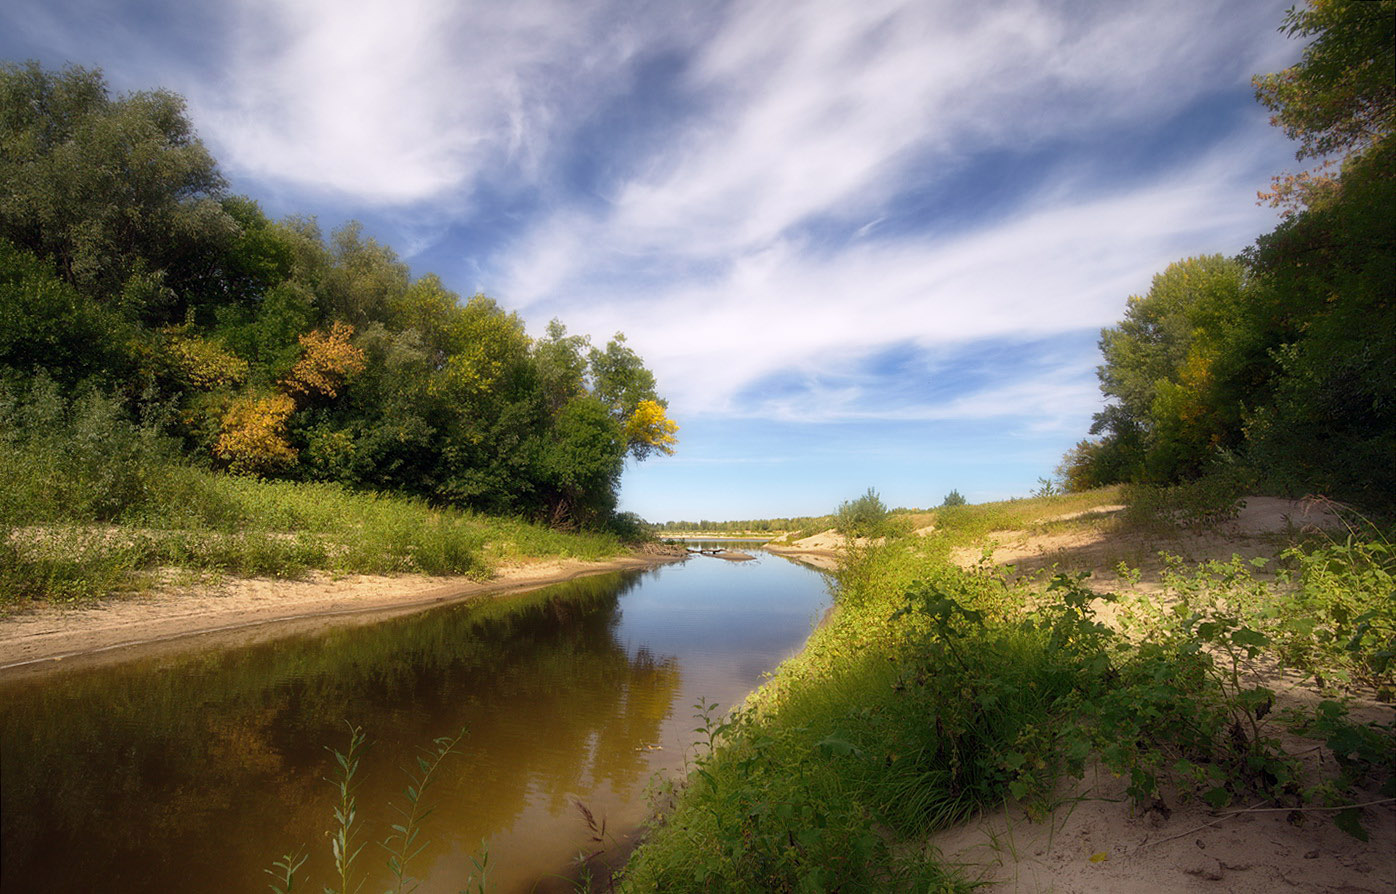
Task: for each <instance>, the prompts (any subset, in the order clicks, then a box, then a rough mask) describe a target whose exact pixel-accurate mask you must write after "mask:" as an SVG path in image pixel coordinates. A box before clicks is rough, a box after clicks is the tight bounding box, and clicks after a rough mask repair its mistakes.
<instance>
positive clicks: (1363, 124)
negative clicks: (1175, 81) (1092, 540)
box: [1059, 0, 1396, 508]
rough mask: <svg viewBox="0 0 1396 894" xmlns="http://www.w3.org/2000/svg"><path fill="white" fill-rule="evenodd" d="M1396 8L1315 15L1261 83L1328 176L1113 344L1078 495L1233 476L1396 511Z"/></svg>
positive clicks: (1131, 322)
mask: <svg viewBox="0 0 1396 894" xmlns="http://www.w3.org/2000/svg"><path fill="white" fill-rule="evenodd" d="M1394 22H1396V3H1393V2H1391V0H1381V2H1351V0H1332V2H1311V3H1310V4H1309V6H1308V7H1307V8H1296V9H1293V10H1291V11H1290V12H1289V13H1288V14H1287V16H1286V20H1285V30H1286V31H1287V32H1288V33H1290V34H1291V35H1295V36H1302V37H1310V38H1312V42H1311V43H1310V44H1309V45H1308V47H1307V48H1306V49H1305V51H1304V54H1303V57H1302V60H1301V61H1300V62H1299V63H1298V64H1297V65H1295V66H1293V67H1292V68H1289V69H1286V70H1285V71H1282V72H1279V73H1277V74H1271V75H1264V76H1260V77H1257V78H1256V79H1255V85H1256V96H1257V98H1258V99H1259V100H1260V101H1261V102H1262V103H1263V104H1264V105H1265V106H1267V107H1268V108H1269V109H1270V110H1271V111H1272V112H1274V116H1273V118H1272V119H1271V120H1272V122H1273V123H1274V124H1276V125H1278V126H1279V127H1282V128H1283V129H1284V130H1285V132H1286V133H1287V134H1288V135H1289V136H1291V137H1292V138H1294V139H1297V140H1298V141H1299V145H1300V148H1299V152H1298V157H1299V158H1300V159H1301V160H1303V159H1312V160H1315V161H1317V162H1318V163H1319V164H1318V166H1317V167H1316V168H1315V169H1312V170H1309V171H1307V172H1304V173H1300V174H1291V175H1285V176H1282V177H1278V178H1276V181H1275V184H1274V189H1273V191H1272V192H1270V193H1268V194H1264V195H1262V198H1268V199H1269V200H1270V201H1271V202H1272V203H1273V204H1275V205H1276V206H1277V207H1280V208H1282V209H1283V212H1284V218H1283V220H1282V222H1281V223H1280V224H1279V226H1277V227H1276V228H1275V229H1274V230H1273V231H1272V232H1270V233H1267V234H1265V235H1263V236H1261V237H1260V238H1258V239H1257V240H1256V242H1255V244H1254V245H1252V246H1251V247H1250V248H1248V249H1246V250H1245V251H1244V252H1242V254H1241V255H1240V256H1239V257H1237V258H1224V257H1222V256H1220V255H1212V256H1208V257H1197V258H1189V259H1187V260H1183V261H1179V262H1178V263H1176V264H1172V265H1170V266H1169V267H1168V269H1167V270H1165V271H1164V272H1163V273H1161V274H1159V275H1158V276H1156V277H1155V278H1154V281H1153V286H1152V288H1151V289H1150V290H1149V293H1148V294H1147V295H1144V296H1142V297H1140V296H1133V297H1131V298H1130V299H1129V304H1128V307H1127V308H1126V310H1125V316H1124V319H1123V320H1122V321H1121V322H1120V323H1119V324H1117V325H1116V326H1113V327H1111V328H1108V329H1106V330H1104V331H1103V333H1102V336H1101V342H1100V347H1101V351H1102V353H1103V354H1104V365H1102V366H1101V367H1100V370H1099V374H1100V383H1101V390H1102V392H1104V394H1105V396H1106V397H1107V398H1108V399H1109V404H1108V405H1107V406H1106V408H1105V409H1104V410H1103V411H1102V412H1100V413H1098V414H1096V417H1095V420H1094V423H1093V425H1092V426H1091V435H1092V436H1093V437H1092V438H1090V439H1087V440H1084V441H1081V442H1080V443H1079V444H1077V445H1076V447H1075V448H1073V449H1072V450H1071V451H1070V452H1069V453H1068V454H1067V456H1066V457H1065V459H1064V461H1063V464H1062V466H1061V468H1060V469H1059V472H1060V474H1061V475H1062V477H1063V480H1064V483H1065V484H1066V486H1067V487H1068V488H1071V489H1078V490H1079V489H1085V488H1090V487H1096V486H1100V485H1104V484H1111V483H1114V482H1120V481H1126V482H1136V483H1143V484H1155V485H1168V484H1173V483H1177V482H1182V481H1188V480H1195V479H1198V478H1202V477H1206V476H1210V475H1214V474H1218V473H1223V474H1225V475H1226V476H1228V477H1231V478H1242V479H1250V484H1251V485H1254V484H1256V483H1258V484H1260V485H1261V486H1263V487H1268V488H1270V489H1274V490H1277V491H1281V492H1289V493H1293V494H1296V495H1297V494H1302V493H1306V492H1318V493H1323V494H1327V495H1329V496H1333V497H1338V498H1342V499H1348V500H1352V501H1355V502H1357V503H1359V504H1363V505H1366V506H1370V507H1386V508H1389V507H1391V506H1392V505H1393V504H1394V503H1396V310H1393V298H1394V297H1396V240H1393V236H1396V212H1393V209H1396V144H1393V140H1392V137H1391V135H1392V130H1393V124H1396V86H1393V85H1396V61H1393V60H1394V58H1396V51H1393V46H1394V45H1396V33H1393V32H1396V27H1393V23H1394Z"/></svg>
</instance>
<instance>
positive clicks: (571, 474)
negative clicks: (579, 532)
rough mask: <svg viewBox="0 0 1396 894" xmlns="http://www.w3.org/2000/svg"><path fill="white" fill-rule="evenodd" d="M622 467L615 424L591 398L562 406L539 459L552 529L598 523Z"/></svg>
mask: <svg viewBox="0 0 1396 894" xmlns="http://www.w3.org/2000/svg"><path fill="white" fill-rule="evenodd" d="M624 465H625V443H624V440H623V438H622V436H621V431H620V426H619V425H617V424H616V421H615V420H614V419H613V418H612V417H611V414H610V413H608V412H607V410H606V408H605V407H604V406H603V405H602V404H601V402H600V401H599V400H597V399H596V398H594V397H581V398H578V399H576V400H574V401H572V402H571V403H569V404H567V406H565V407H563V409H562V411H561V412H560V413H559V414H558V416H557V418H556V420H555V421H554V423H553V428H552V432H551V434H550V436H549V438H548V444H547V448H546V451H545V453H544V456H543V461H542V469H543V473H544V476H545V487H546V494H547V496H546V499H547V510H548V519H549V521H550V522H552V523H553V524H555V525H566V524H571V523H581V524H592V525H595V524H599V523H601V522H604V521H605V520H607V519H608V518H609V517H610V515H611V513H613V512H614V511H615V508H616V489H617V487H618V486H619V484H620V474H621V470H622V469H623V468H624Z"/></svg>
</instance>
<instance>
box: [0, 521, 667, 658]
mask: <svg viewBox="0 0 1396 894" xmlns="http://www.w3.org/2000/svg"><path fill="white" fill-rule="evenodd" d="M686 557H687V556H686V554H684V553H682V552H677V551H673V550H668V549H665V548H664V547H652V548H647V549H645V550H643V551H637V552H635V553H632V554H629V555H625V556H620V557H617V558H614V559H608V560H604V561H600V562H589V561H583V560H581V559H548V560H540V561H531V562H520V563H515V564H512V565H505V566H502V567H500V568H499V569H498V570H497V572H496V574H495V576H494V578H493V579H491V580H487V581H476V580H471V579H469V578H465V577H430V576H426V575H392V576H374V575H360V574H354V575H338V576H332V575H328V574H323V573H319V574H313V575H311V576H309V577H307V578H306V579H304V580H280V579H268V578H229V579H224V580H221V581H218V582H215V583H208V582H203V583H196V584H193V585H185V586H170V587H166V588H163V589H160V590H157V591H155V592H152V593H149V594H146V595H142V596H136V597H127V598H114V599H108V600H103V601H102V602H99V603H96V604H94V605H90V606H82V607H56V606H51V605H45V606H37V607H35V608H33V609H30V610H28V611H23V612H18V613H15V614H12V615H9V616H7V617H4V618H0V676H5V677H10V676H14V675H17V674H34V673H44V672H47V671H51V670H54V669H57V668H68V667H73V666H75V665H90V664H102V663H114V662H120V661H126V660H131V659H133V658H138V657H146V656H149V655H152V654H159V653H169V652H177V651H182V650H187V649H196V648H197V649H207V648H218V647H230V646H237V645H244V644H248V643H253V642H262V641H266V640H271V639H279V638H281V637H285V636H292V635H299V634H306V633H315V632H317V631H320V630H325V629H328V628H330V627H334V626H342V625H359V624H371V623H374V622H376V621H379V620H382V619H383V618H384V617H391V616H394V615H402V614H408V613H411V612H416V611H421V610H423V609H426V608H430V607H432V606H436V605H443V604H446V603H450V602H459V601H462V600H466V599H474V598H478V597H481V596H486V595H500V594H504V593H517V592H521V591H524V590H532V589H537V588H538V587H544V586H547V585H549V584H555V583H562V582H565V581H569V580H573V579H575V578H578V577H583V576H586V575H591V574H601V573H605V572H609V571H620V570H625V569H632V568H648V567H652V566H655V565H662V564H666V563H669V562H678V561H683V560H684V559H685V558H686Z"/></svg>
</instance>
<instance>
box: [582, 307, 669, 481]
mask: <svg viewBox="0 0 1396 894" xmlns="http://www.w3.org/2000/svg"><path fill="white" fill-rule="evenodd" d="M587 359H588V363H589V365H590V367H591V379H592V394H593V395H594V396H595V397H596V398H597V399H598V400H600V401H601V403H602V404H603V405H605V407H606V408H607V410H608V411H609V412H610V414H611V418H613V419H615V420H616V422H617V423H618V424H620V425H621V426H622V430H623V431H624V432H625V434H626V450H627V451H629V453H630V455H631V456H633V457H634V458H635V459H637V460H643V459H645V458H646V457H648V456H651V455H652V454H655V453H666V454H668V453H673V452H674V451H673V445H674V444H675V443H677V438H675V437H674V433H675V432H676V431H677V430H678V426H677V425H675V424H674V423H673V422H672V421H671V420H669V418H668V417H667V416H666V415H665V414H664V412H663V411H664V410H667V409H668V407H669V402H668V401H666V400H662V399H661V398H660V397H659V395H658V393H657V392H656V391H655V383H654V373H652V372H650V371H649V370H648V369H646V368H645V364H644V361H642V360H641V359H640V355H638V354H636V353H635V352H634V351H633V350H631V349H630V346H629V345H627V344H626V343H625V336H624V335H622V334H621V333H619V332H617V333H616V335H615V338H612V339H611V340H610V341H609V342H607V343H606V350H604V351H600V350H597V349H596V348H592V350H591V353H590V354H589V355H588V358H587Z"/></svg>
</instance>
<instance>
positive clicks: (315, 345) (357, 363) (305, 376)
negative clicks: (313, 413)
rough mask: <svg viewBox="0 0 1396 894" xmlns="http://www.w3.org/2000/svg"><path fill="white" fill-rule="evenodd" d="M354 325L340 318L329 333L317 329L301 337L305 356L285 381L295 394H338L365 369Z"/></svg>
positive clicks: (302, 355)
mask: <svg viewBox="0 0 1396 894" xmlns="http://www.w3.org/2000/svg"><path fill="white" fill-rule="evenodd" d="M353 335H354V327H353V326H351V325H350V324H348V323H346V322H344V321H343V320H336V321H335V322H334V325H332V326H331V327H330V331H329V332H322V331H320V330H318V329H317V330H315V331H314V332H307V333H306V334H305V335H302V336H301V337H300V343H301V349H302V353H301V358H300V359H299V360H297V361H296V365H295V366H293V367H291V371H290V372H289V373H288V374H287V375H286V380H285V381H284V382H283V383H282V384H284V385H285V386H286V390H287V391H289V392H290V393H291V394H294V395H302V396H305V397H312V396H315V395H321V396H324V397H335V396H337V395H338V394H339V389H340V388H342V387H344V382H345V381H346V380H347V379H348V378H349V376H351V375H353V374H354V373H358V372H363V370H364V367H365V362H364V352H363V351H361V350H359V349H358V348H356V347H354V345H353V344H351V343H350V341H349V339H350V338H352V337H353Z"/></svg>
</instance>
